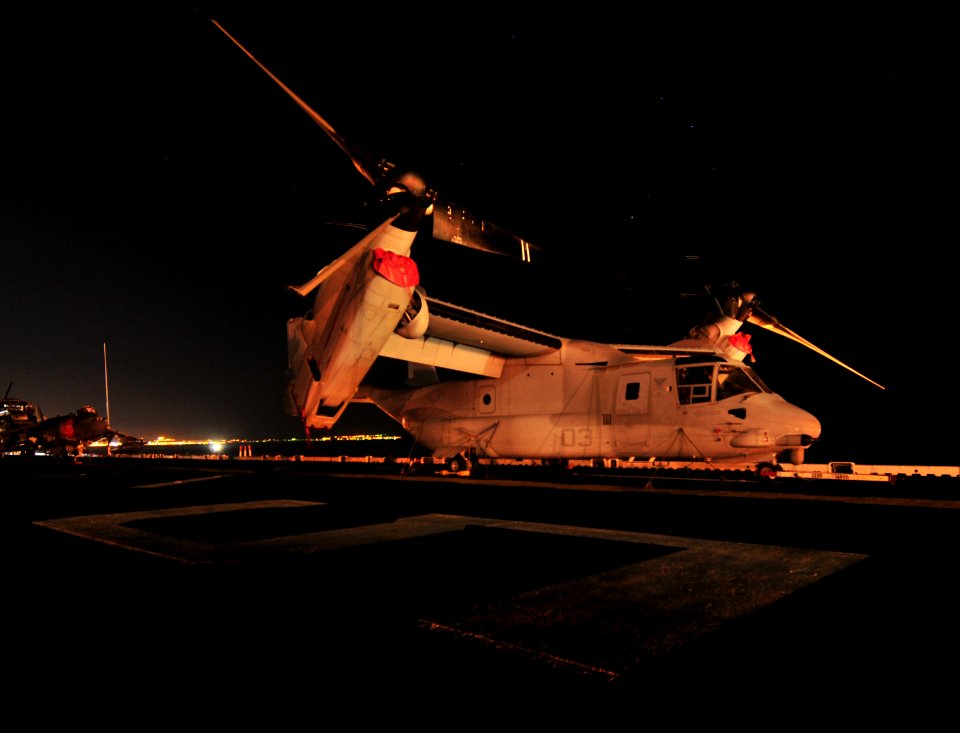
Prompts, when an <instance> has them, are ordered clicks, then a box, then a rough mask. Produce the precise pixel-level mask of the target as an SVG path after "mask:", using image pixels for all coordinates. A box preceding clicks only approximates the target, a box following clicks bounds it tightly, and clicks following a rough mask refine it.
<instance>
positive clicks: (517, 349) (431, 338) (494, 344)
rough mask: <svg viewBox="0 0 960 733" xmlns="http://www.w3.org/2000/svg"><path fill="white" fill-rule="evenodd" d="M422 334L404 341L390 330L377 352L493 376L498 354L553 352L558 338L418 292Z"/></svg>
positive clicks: (500, 365) (500, 356)
mask: <svg viewBox="0 0 960 733" xmlns="http://www.w3.org/2000/svg"><path fill="white" fill-rule="evenodd" d="M424 300H425V302H426V305H427V310H428V312H429V324H428V326H427V329H426V333H425V334H424V335H423V336H421V337H420V338H416V339H408V338H403V337H402V336H398V335H397V334H395V333H394V334H392V335H391V336H390V338H389V339H388V340H387V343H386V344H385V345H384V347H383V349H381V351H380V356H386V357H389V358H393V359H402V360H405V361H409V362H413V363H415V364H425V365H429V366H435V367H442V368H446V369H454V370H457V371H462V372H468V373H470V374H479V375H482V376H487V377H499V376H500V372H501V369H502V368H503V359H504V357H524V356H527V357H534V356H542V355H544V354H549V353H550V352H553V351H557V350H558V349H559V348H560V347H561V346H562V345H563V340H562V339H561V338H559V337H558V336H553V335H551V334H549V333H545V332H543V331H537V330H536V329H532V328H528V327H527V326H522V325H520V324H518V323H513V322H511V321H507V320H504V319H502V318H497V317H496V316H490V315H487V314H485V313H480V312H478V311H474V310H471V309H469V308H464V307H463V306H459V305H454V304H453V303H448V302H446V301H443V300H438V299H436V298H431V297H427V296H424Z"/></svg>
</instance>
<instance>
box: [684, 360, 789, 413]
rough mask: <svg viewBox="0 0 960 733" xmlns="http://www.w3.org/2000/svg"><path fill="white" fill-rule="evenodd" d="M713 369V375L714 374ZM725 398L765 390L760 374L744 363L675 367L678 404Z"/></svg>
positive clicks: (766, 390) (767, 389)
mask: <svg viewBox="0 0 960 733" xmlns="http://www.w3.org/2000/svg"><path fill="white" fill-rule="evenodd" d="M714 371H716V374H714ZM714 376H716V400H717V402H719V401H720V400H725V399H727V398H728V397H734V396H736V395H742V394H754V393H757V392H769V391H770V389H769V388H768V387H767V386H766V385H765V384H764V383H763V382H762V381H761V379H760V377H758V376H757V375H756V373H755V372H754V371H753V370H752V369H751V368H750V367H748V366H746V365H745V364H729V363H726V364H718V365H716V366H714V365H713V364H696V365H693V366H678V367H677V400H678V401H679V403H680V404H681V405H693V404H700V403H703V402H711V401H712V400H713V399H714Z"/></svg>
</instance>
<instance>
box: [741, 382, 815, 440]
mask: <svg viewBox="0 0 960 733" xmlns="http://www.w3.org/2000/svg"><path fill="white" fill-rule="evenodd" d="M744 407H746V412H747V417H748V420H749V422H750V423H751V425H753V426H755V427H756V428H758V429H763V430H764V431H768V432H769V433H770V434H771V435H773V436H776V441H777V444H778V445H781V446H785V445H809V444H810V443H812V442H813V441H814V440H817V439H818V438H819V437H820V421H819V420H818V419H817V418H816V417H814V416H813V415H811V414H810V413H809V412H807V411H806V410H802V409H800V408H799V407H797V406H796V405H792V404H790V403H789V402H787V401H786V400H785V399H783V398H782V397H781V396H780V395H776V394H758V395H754V396H752V397H751V398H750V399H748V400H747V401H746V402H744Z"/></svg>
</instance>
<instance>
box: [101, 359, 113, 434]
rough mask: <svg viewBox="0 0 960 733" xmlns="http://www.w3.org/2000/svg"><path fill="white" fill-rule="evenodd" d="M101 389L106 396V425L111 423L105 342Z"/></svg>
mask: <svg viewBox="0 0 960 733" xmlns="http://www.w3.org/2000/svg"><path fill="white" fill-rule="evenodd" d="M103 391H104V393H105V394H106V397H107V425H112V424H113V423H111V422H110V381H109V379H108V378H107V342H106V341H104V342H103Z"/></svg>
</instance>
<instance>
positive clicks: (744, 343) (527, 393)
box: [213, 21, 883, 472]
mask: <svg viewBox="0 0 960 733" xmlns="http://www.w3.org/2000/svg"><path fill="white" fill-rule="evenodd" d="M213 22H214V24H215V25H216V26H217V27H218V28H219V29H220V30H221V31H223V33H224V34H226V35H227V37H228V38H230V40H231V41H233V43H234V44H236V45H237V46H238V47H240V49H241V50H242V51H243V52H244V53H245V54H246V55H247V56H249V57H250V59H252V60H253V61H254V63H256V64H257V65H258V66H259V67H260V68H261V69H262V70H263V71H264V72H265V73H266V74H267V75H269V76H270V78H271V79H273V81H274V82H276V83H277V84H278V85H279V86H280V87H281V88H282V89H283V90H284V91H285V92H286V93H287V94H288V95H289V96H290V97H291V98H292V99H293V100H294V101H295V102H297V104H299V105H300V107H302V108H303V109H304V110H305V111H306V112H307V113H308V114H309V115H310V116H311V117H312V118H313V120H314V121H315V122H316V123H317V124H318V125H319V126H320V127H321V128H322V129H323V130H324V131H325V132H326V133H327V135H328V136H329V137H330V138H331V139H332V140H333V141H334V142H335V143H336V144H337V145H338V146H339V147H340V148H341V149H342V150H343V151H344V152H345V153H346V154H347V155H348V156H349V157H350V159H351V160H352V162H353V164H354V166H355V167H356V169H357V170H358V171H359V172H360V174H361V175H362V176H363V177H364V178H365V179H367V181H368V182H369V183H370V184H372V185H373V186H374V187H375V188H376V189H378V190H379V191H380V192H381V194H382V195H383V197H384V200H386V201H390V202H392V203H393V205H394V208H393V210H392V213H391V214H389V216H388V217H387V218H386V219H385V220H384V221H382V223H381V224H380V225H379V226H377V227H376V228H374V229H372V230H371V231H369V233H368V234H367V235H366V236H364V237H363V238H362V239H361V240H360V241H359V242H357V243H356V244H355V245H354V246H353V247H351V248H350V249H349V250H347V251H346V252H344V253H343V254H342V255H341V256H340V257H338V258H337V259H335V260H334V261H333V262H331V263H330V264H328V265H327V266H326V267H324V268H323V269H322V270H320V271H319V272H318V273H317V274H316V276H315V277H314V278H313V279H312V280H310V281H309V282H307V283H305V284H303V285H301V286H299V287H295V288H293V289H294V290H295V291H296V292H297V293H299V294H300V295H302V296H304V297H306V296H308V295H310V294H311V293H314V296H313V307H312V308H311V309H310V310H309V311H308V312H307V314H306V315H305V316H303V317H300V318H293V319H291V320H290V321H288V323H287V336H288V347H289V363H288V368H289V386H288V390H289V394H288V395H287V397H288V400H289V410H290V412H291V414H293V415H295V416H298V417H299V418H300V419H301V421H302V423H303V425H304V427H305V428H306V430H307V431H308V433H309V431H310V430H311V429H314V428H330V427H331V426H333V425H334V424H335V423H336V422H337V420H338V419H339V418H340V416H341V415H342V413H343V411H344V410H345V409H346V407H347V406H348V405H349V404H350V403H351V402H355V401H370V402H373V403H375V404H376V405H377V406H379V407H380V408H381V409H382V410H383V411H384V412H386V413H387V414H388V415H390V416H392V417H393V418H394V419H396V420H397V421H399V422H400V424H401V425H402V426H403V427H404V429H405V430H406V431H407V432H408V433H409V434H410V435H411V436H412V437H413V438H414V439H415V440H416V441H417V442H418V443H419V444H420V445H421V446H423V447H425V448H426V449H428V450H430V451H432V453H433V457H434V458H435V459H436V460H437V461H439V463H440V465H445V466H446V467H448V468H449V469H450V470H452V471H458V472H459V471H463V470H465V469H467V468H469V467H470V465H471V463H474V462H476V461H477V460H478V459H485V458H486V459H497V458H502V459H507V458H509V459H533V460H539V461H542V462H543V463H544V464H551V465H556V464H563V463H564V462H566V461H570V460H582V459H611V458H618V459H642V460H651V459H656V460H689V461H729V462H737V463H754V464H756V465H763V464H764V463H770V464H775V463H777V462H778V461H783V462H786V463H793V464H799V463H802V462H803V459H804V451H805V450H806V448H807V447H809V446H810V445H811V444H812V443H813V442H814V441H816V440H817V439H818V437H819V436H820V422H819V421H818V420H817V418H816V417H814V416H813V415H811V414H810V413H808V412H806V411H804V410H802V409H800V408H799V407H796V406H794V405H792V404H790V403H788V402H787V401H786V400H784V399H783V398H782V397H780V396H779V395H777V394H775V393H774V392H772V391H771V390H770V389H769V388H768V387H767V386H766V385H765V384H764V383H763V381H762V380H761V379H760V377H759V376H758V375H757V374H756V373H755V371H754V370H753V369H752V368H751V367H749V366H747V365H746V364H745V363H744V360H745V357H747V356H748V355H749V354H750V353H751V346H750V343H749V341H750V336H749V335H748V334H744V333H741V332H740V327H741V326H742V325H743V324H744V323H745V322H750V323H753V324H756V325H759V326H761V327H763V328H766V329H769V330H771V331H773V332H775V333H778V334H781V335H783V336H786V337H788V338H790V339H792V340H794V341H796V342H798V343H800V344H802V345H804V346H806V347H808V348H811V349H813V350H815V351H816V352H817V353H819V354H821V355H823V356H825V357H827V358H829V359H831V360H832V361H834V362H836V363H837V364H840V365H841V366H843V367H844V368H846V369H849V370H850V371H852V372H854V373H855V374H857V375H858V376H860V377H862V378H864V379H867V381H870V382H871V383H873V384H875V385H876V386H877V387H880V388H881V389H883V387H881V386H880V385H879V384H877V383H876V382H873V380H870V379H868V378H867V377H865V376H864V375H862V374H860V373H859V372H856V371H855V370H854V369H852V368H850V367H849V366H847V365H845V364H843V363H842V362H840V361H839V360H837V359H835V358H834V357H832V356H830V355H829V354H827V353H826V352H824V351H822V350H821V349H819V348H817V347H816V346H814V345H813V344H811V343H809V342H808V341H806V340H805V339H803V338H802V337H800V336H798V335H797V334H796V333H794V332H793V331H791V330H790V329H788V328H786V327H784V326H782V325H781V324H780V323H779V322H778V321H777V319H776V318H774V317H772V316H770V315H769V314H767V313H765V312H764V311H763V310H762V309H761V308H760V307H759V305H758V301H757V300H756V298H755V297H754V295H753V294H751V293H745V292H740V291H739V290H737V289H734V288H730V289H727V290H725V291H723V292H719V291H716V290H713V291H709V292H710V294H711V295H712V296H713V298H714V300H715V302H716V304H717V306H718V307H719V312H718V313H717V314H716V315H715V317H713V318H712V319H711V320H708V321H706V322H705V323H704V324H702V325H700V326H698V327H696V328H694V329H693V330H692V331H691V332H690V333H689V334H688V335H687V337H686V338H684V339H683V340H681V341H677V342H675V343H672V344H670V345H667V346H643V345H621V344H609V343H597V342H591V341H583V340H574V339H569V338H564V337H560V336H554V335H551V334H548V333H544V332H541V331H537V330H534V329H531V328H526V327H524V326H520V325H518V324H516V323H511V322H508V321H505V320H502V319H499V318H495V317H492V316H489V315H485V314H482V313H478V312H476V311H472V310H469V309H466V308H462V307H459V306H456V305H453V304H452V303H449V302H444V301H440V300H437V299H435V298H431V297H428V296H427V295H426V293H425V291H424V290H423V289H422V287H421V286H420V280H419V271H418V268H417V265H416V263H415V262H414V260H413V259H411V248H412V245H413V243H414V239H415V237H416V235H417V232H418V231H419V230H420V228H421V223H422V220H423V218H424V217H429V216H432V217H433V229H432V236H433V238H434V239H439V240H443V241H448V242H453V243H456V244H461V245H465V246H468V247H472V248H474V249H480V250H486V251H491V252H497V253H500V254H503V253H504V250H503V242H510V243H512V245H513V246H515V248H516V255H517V256H519V257H521V258H523V259H524V260H529V259H530V257H531V252H532V250H534V249H535V248H533V247H531V245H530V244H529V243H528V242H525V241H524V240H522V239H519V238H516V237H514V236H513V235H510V234H509V233H507V232H505V231H504V230H501V229H498V228H497V227H495V226H493V225H491V224H490V223H489V222H483V221H480V220H478V219H476V218H474V217H473V216H471V215H470V214H469V213H468V212H466V211H464V210H462V209H460V208H458V207H455V206H453V205H450V204H445V203H444V202H443V201H441V200H440V199H439V198H438V196H437V194H436V192H435V191H433V190H431V189H430V188H428V187H427V186H426V185H425V183H424V182H423V180H421V179H420V177H419V176H417V175H416V174H413V173H410V172H399V171H397V170H396V169H395V167H394V166H393V165H392V164H390V163H387V162H382V161H381V162H376V163H375V162H372V159H370V158H368V157H367V156H366V155H365V154H364V153H363V152H362V151H360V150H359V149H357V148H355V147H354V146H352V145H350V144H348V143H347V141H346V140H345V139H344V138H342V137H341V136H340V135H339V134H338V133H337V132H336V131H335V130H334V129H333V127H331V125H330V124H329V123H328V122H327V121H326V120H324V119H323V118H322V117H321V116H320V115H319V114H317V113H316V112H315V111H314V110H313V109H311V108H310V107H309V106H308V105H307V104H306V103H305V102H304V101H303V100H302V99H300V98H299V97H298V96H297V95H296V94H295V93H294V92H293V91H291V90H290V89H289V88H287V87H286V85H284V84H283V82H281V81H280V80H279V79H278V78H277V77H276V76H274V75H273V73H271V72H270V71H269V70H268V69H267V68H266V67H265V66H264V65H263V64H261V63H260V61H258V60H257V59H256V58H255V57H254V56H253V55H252V54H250V52H249V51H247V50H246V49H245V48H244V47H243V46H242V45H241V44H240V43H239V42H238V41H237V40H236V39H235V38H233V36H231V35H230V34H229V33H228V32H227V31H226V30H225V29H224V28H223V27H222V26H221V25H220V24H219V23H217V22H216V21H213ZM383 358H387V359H395V360H402V361H405V362H407V365H408V370H407V374H408V379H407V382H406V385H405V386H404V387H403V388H391V389H387V388H383V387H379V386H373V385H372V384H367V383H365V380H366V379H367V377H368V373H369V372H370V370H371V368H372V367H373V365H374V362H375V361H376V360H378V359H383ZM437 368H441V369H442V370H454V371H456V372H459V373H461V374H462V375H464V376H466V377H467V378H458V379H451V380H440V379H439V378H438V377H437V371H436V370H437Z"/></svg>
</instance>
